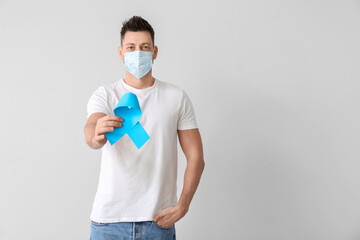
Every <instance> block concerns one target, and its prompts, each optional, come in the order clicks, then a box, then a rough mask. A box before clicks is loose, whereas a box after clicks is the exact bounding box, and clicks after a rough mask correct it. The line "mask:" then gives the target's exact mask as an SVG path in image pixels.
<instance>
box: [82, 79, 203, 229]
mask: <svg viewBox="0 0 360 240" xmlns="http://www.w3.org/2000/svg"><path fill="white" fill-rule="evenodd" d="M127 92H132V93H134V94H135V95H136V96H137V98H138V100H139V104H140V108H141V111H142V116H141V118H140V120H139V122H140V124H141V125H142V126H143V128H144V129H145V131H146V132H147V133H148V134H149V136H150V139H149V140H148V141H147V142H146V143H145V144H144V145H143V146H142V147H141V148H140V149H138V148H137V147H136V146H135V144H134V143H133V142H132V140H131V138H130V137H129V136H128V135H127V134H125V135H124V136H123V137H121V138H120V139H119V140H118V141H117V142H116V143H114V144H113V145H112V146H111V144H110V143H109V141H107V142H106V144H105V145H104V146H103V147H102V148H101V151H102V158H101V170H100V177H99V183H98V188H97V192H96V195H95V199H94V202H93V207H92V212H91V216H90V219H91V220H93V221H97V222H103V223H108V222H129V221H130V222H135V221H152V220H153V218H154V217H155V215H157V214H158V213H160V212H161V211H162V210H163V209H165V208H167V207H169V206H175V205H176V204H177V202H178V198H177V157H178V152H177V130H184V129H193V128H198V124H197V121H196V118H195V113H194V109H193V105H192V103H191V101H190V98H189V97H188V95H187V93H186V92H185V91H184V90H183V89H182V88H180V87H178V86H176V85H174V84H171V83H167V82H163V81H160V80H158V79H156V78H155V82H154V84H153V85H151V86H150V87H147V88H144V89H137V88H134V87H131V86H130V85H128V84H126V83H125V82H124V79H120V80H118V81H116V82H115V83H113V84H108V85H105V86H101V87H99V88H98V89H96V91H95V92H94V93H93V94H92V95H91V97H90V99H89V101H88V104H87V117H89V116H90V115H91V114H92V113H95V112H103V113H106V114H107V115H114V111H113V110H114V108H115V107H116V105H117V104H118V102H119V100H120V99H121V97H122V95H123V94H125V93H127Z"/></svg>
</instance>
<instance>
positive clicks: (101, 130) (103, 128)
mask: <svg viewBox="0 0 360 240" xmlns="http://www.w3.org/2000/svg"><path fill="white" fill-rule="evenodd" d="M112 131H114V128H113V127H101V128H99V131H98V135H100V134H104V133H106V132H112Z"/></svg>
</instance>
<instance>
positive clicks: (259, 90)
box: [0, 0, 360, 240]
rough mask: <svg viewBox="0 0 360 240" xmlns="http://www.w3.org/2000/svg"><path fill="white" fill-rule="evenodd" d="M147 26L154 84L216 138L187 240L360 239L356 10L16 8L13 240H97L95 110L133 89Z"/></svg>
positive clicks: (11, 119) (353, 5)
mask: <svg viewBox="0 0 360 240" xmlns="http://www.w3.org/2000/svg"><path fill="white" fill-rule="evenodd" d="M133 15H140V16H142V17H144V18H145V19H147V20H148V21H149V22H150V24H151V25H152V26H153V28H154V30H155V43H156V44H157V45H158V47H159V54H158V59H157V60H156V61H155V63H154V66H153V74H154V76H155V77H157V78H158V79H160V80H163V81H167V82H171V83H174V84H177V85H178V86H180V87H182V88H184V89H185V90H186V91H187V92H188V94H189V96H190V98H191V99H192V102H193V105H194V108H195V112H196V116H197V119H198V123H199V126H200V132H201V135H202V137H203V144H204V156H205V161H206V167H205V170H204V173H203V176H202V178H201V181H200V185H199V187H198V190H197V192H196V194H195V196H194V199H193V201H192V203H191V205H190V210H189V212H188V213H187V215H186V216H185V217H184V218H182V219H181V220H180V221H178V222H177V223H176V230H177V237H178V239H190V240H192V239H196V240H197V239H246V240H264V239H266V240H272V239H274V240H280V239H281V240H289V239H291V240H304V239H314V240H315V239H316V240H319V239H326V240H331V239H334V240H335V239H336V240H338V239H341V240H352V239H354V240H355V239H360V162H359V160H360V151H359V144H360V138H359V134H360V127H359V122H360V112H359V111H360V109H359V101H360V94H359V93H360V84H359V79H360V72H359V64H360V47H359V42H360V25H359V23H360V3H359V1H350V0H342V1H331V0H330V1H329V0H326V1H325V0H324V1H319V0H312V1H304V0H297V1H285V0H284V1H280V0H275V1H266V0H258V1H251V0H248V1H225V0H222V1H205V0H203V1H176V2H175V1H10V0H8V1H4V0H0V79H1V87H0V93H1V95H0V104H1V105H0V109H1V118H0V133H1V144H0V146H1V151H0V159H1V166H0V189H1V192H0V194H1V195H0V196H1V198H0V239H4V240H5V239H6V240H12V239H37V240H41V239H52V240H56V239H59V240H60V239H76V240H77V239H88V238H89V234H90V219H89V216H90V211H91V207H92V202H93V198H94V195H95V191H96V187H97V183H98V177H99V170H100V156H101V152H100V151H99V150H92V149H90V148H89V147H88V146H87V145H86V143H85V139H84V133H83V128H84V125H85V123H86V120H87V119H86V104H87V101H88V99H89V97H90V95H91V93H92V92H93V91H95V89H96V88H97V87H99V86H101V85H104V84H109V83H113V82H115V81H117V80H119V79H120V78H121V77H123V76H124V67H123V64H122V62H121V60H120V58H119V57H118V55H117V47H118V45H119V40H120V37H119V31H120V29H121V26H122V21H124V20H125V19H128V18H130V17H132V16H133ZM179 152H180V154H179V155H180V158H179V173H178V194H180V193H181V190H182V186H183V174H184V169H185V163H186V160H185V158H184V155H183V153H182V152H181V150H180V151H179ZM178 196H179V195H178Z"/></svg>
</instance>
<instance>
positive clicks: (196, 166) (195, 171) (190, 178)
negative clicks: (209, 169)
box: [178, 158, 205, 211]
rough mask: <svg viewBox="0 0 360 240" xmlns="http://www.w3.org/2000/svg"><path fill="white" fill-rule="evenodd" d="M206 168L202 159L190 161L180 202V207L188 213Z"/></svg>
mask: <svg viewBox="0 0 360 240" xmlns="http://www.w3.org/2000/svg"><path fill="white" fill-rule="evenodd" d="M204 166H205V164H204V161H203V159H202V158H198V159H189V160H188V164H187V166H186V169H185V175H184V186H183V190H182V192H181V196H180V198H179V202H178V205H179V206H180V207H181V208H184V209H186V211H187V210H188V209H189V206H190V202H191V200H192V198H193V196H194V194H195V191H196V189H197V187H198V185H199V182H200V178H201V174H202V172H203V170H204Z"/></svg>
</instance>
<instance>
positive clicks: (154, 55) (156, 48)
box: [153, 46, 159, 60]
mask: <svg viewBox="0 0 360 240" xmlns="http://www.w3.org/2000/svg"><path fill="white" fill-rule="evenodd" d="M158 51H159V49H158V47H157V46H155V47H154V53H153V60H155V59H156V57H157V53H158Z"/></svg>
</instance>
